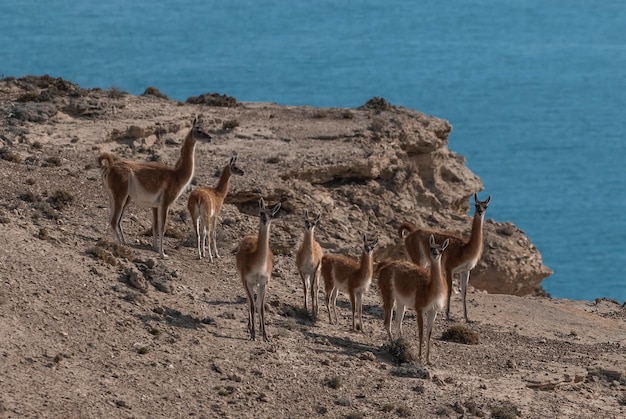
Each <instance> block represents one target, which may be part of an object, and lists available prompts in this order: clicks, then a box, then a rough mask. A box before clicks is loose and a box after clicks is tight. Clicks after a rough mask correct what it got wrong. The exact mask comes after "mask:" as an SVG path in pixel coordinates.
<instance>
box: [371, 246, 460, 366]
mask: <svg viewBox="0 0 626 419" xmlns="http://www.w3.org/2000/svg"><path fill="white" fill-rule="evenodd" d="M449 243H450V240H449V239H446V240H445V241H444V242H443V243H442V244H441V246H439V245H437V244H436V243H435V238H434V237H433V235H432V234H431V235H430V237H429V246H430V252H429V255H430V260H431V264H430V272H429V271H428V270H426V269H425V268H423V267H421V266H419V265H416V264H414V263H412V262H409V261H407V260H393V261H389V260H387V261H382V262H380V263H379V264H378V266H377V268H376V276H377V277H378V286H379V289H380V295H381V297H382V300H383V311H384V313H385V320H384V324H385V329H386V330H387V335H388V336H389V340H390V341H392V342H393V335H392V333H391V320H392V316H393V314H392V310H393V307H394V305H395V306H396V323H397V328H398V330H399V335H400V336H402V320H403V318H404V310H405V308H406V307H408V308H411V309H413V310H415V311H416V312H417V325H418V329H419V345H420V346H419V355H418V356H419V359H420V360H421V359H422V341H423V329H424V317H426V362H427V363H428V364H430V335H431V333H432V329H433V323H434V321H435V317H437V313H438V312H439V311H440V310H442V309H443V307H444V305H445V302H446V295H447V284H446V281H445V280H444V278H443V275H442V272H441V255H442V253H443V252H444V250H446V248H447V247H448V244H449Z"/></svg>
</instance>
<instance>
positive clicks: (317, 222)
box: [315, 214, 322, 225]
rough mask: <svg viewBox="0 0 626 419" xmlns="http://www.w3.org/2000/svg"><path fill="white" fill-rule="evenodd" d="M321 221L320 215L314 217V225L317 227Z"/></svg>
mask: <svg viewBox="0 0 626 419" xmlns="http://www.w3.org/2000/svg"><path fill="white" fill-rule="evenodd" d="M321 219H322V214H317V217H315V225H318V224H319V223H320V221H321Z"/></svg>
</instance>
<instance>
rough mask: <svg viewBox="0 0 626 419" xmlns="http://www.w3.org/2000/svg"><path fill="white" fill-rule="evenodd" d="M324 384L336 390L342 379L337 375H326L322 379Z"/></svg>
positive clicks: (339, 386)
mask: <svg viewBox="0 0 626 419" xmlns="http://www.w3.org/2000/svg"><path fill="white" fill-rule="evenodd" d="M324 385H326V386H328V387H330V388H334V389H335V390H338V389H340V388H341V386H343V379H342V378H341V377H340V376H338V375H335V376H333V377H326V379H324Z"/></svg>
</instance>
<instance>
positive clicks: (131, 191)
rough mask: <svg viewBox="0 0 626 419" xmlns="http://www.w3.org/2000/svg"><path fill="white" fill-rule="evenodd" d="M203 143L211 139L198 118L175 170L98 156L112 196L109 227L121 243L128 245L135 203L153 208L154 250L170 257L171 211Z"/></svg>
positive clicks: (184, 143) (110, 198) (186, 140)
mask: <svg viewBox="0 0 626 419" xmlns="http://www.w3.org/2000/svg"><path fill="white" fill-rule="evenodd" d="M199 140H203V141H207V142H210V141H211V136H210V135H209V134H207V133H206V132H204V131H203V130H202V129H201V128H200V126H199V125H198V119H197V118H194V120H193V123H192V127H191V130H190V131H189V134H187V137H186V138H185V141H184V142H183V145H182V148H181V152H180V158H179V159H178V161H177V162H176V165H175V166H174V167H170V166H166V165H164V164H161V163H156V162H138V161H130V160H115V159H114V158H113V156H112V155H111V154H110V153H102V154H100V156H98V165H99V166H100V172H101V175H102V183H103V185H104V189H105V190H106V192H107V195H108V196H109V210H110V211H109V213H110V218H109V224H110V225H111V229H112V230H113V236H114V238H115V239H116V240H117V241H118V242H119V243H126V240H125V238H124V232H123V230H122V224H121V220H122V215H123V214H124V210H125V209H126V207H127V206H128V204H129V203H130V202H131V200H132V201H135V202H136V203H137V204H138V205H140V206H143V207H149V208H152V246H153V248H154V249H155V250H156V251H158V252H159V253H160V255H161V257H163V258H166V257H167V255H166V254H165V252H164V251H163V235H164V233H165V227H166V224H167V215H168V211H169V208H170V206H171V205H172V204H173V203H174V201H176V199H178V197H179V196H180V194H181V193H182V192H183V191H184V190H185V188H186V187H187V185H189V182H190V181H191V178H192V177H193V173H194V152H195V149H196V143H197V142H198V141H199Z"/></svg>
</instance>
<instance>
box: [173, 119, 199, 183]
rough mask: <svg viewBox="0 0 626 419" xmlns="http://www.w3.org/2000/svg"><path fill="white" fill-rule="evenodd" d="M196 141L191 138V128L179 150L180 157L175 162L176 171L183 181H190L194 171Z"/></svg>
mask: <svg viewBox="0 0 626 419" xmlns="http://www.w3.org/2000/svg"><path fill="white" fill-rule="evenodd" d="M195 149H196V140H195V139H194V138H193V128H192V129H191V131H189V134H187V137H185V141H184V142H183V147H182V148H181V150H180V157H179V159H178V161H177V162H176V171H177V172H178V173H179V175H180V176H181V177H182V178H184V179H191V177H192V176H193V171H194V152H195Z"/></svg>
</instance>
